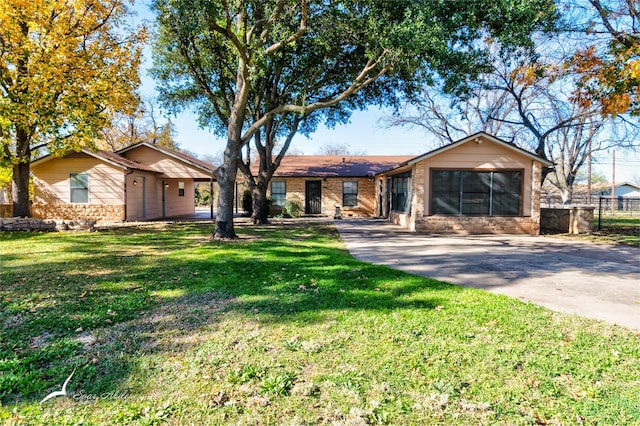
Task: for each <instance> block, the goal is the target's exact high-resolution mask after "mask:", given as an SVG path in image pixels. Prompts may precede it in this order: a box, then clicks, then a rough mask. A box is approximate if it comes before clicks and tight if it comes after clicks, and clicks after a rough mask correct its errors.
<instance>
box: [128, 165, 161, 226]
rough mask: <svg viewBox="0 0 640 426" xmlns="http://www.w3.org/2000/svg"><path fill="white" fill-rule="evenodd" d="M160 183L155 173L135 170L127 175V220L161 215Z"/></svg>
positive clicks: (159, 216) (145, 218)
mask: <svg viewBox="0 0 640 426" xmlns="http://www.w3.org/2000/svg"><path fill="white" fill-rule="evenodd" d="M134 182H136V184H134ZM161 185H162V181H161V179H159V178H158V177H157V175H156V174H155V173H149V172H143V171H138V170H135V171H133V172H132V173H129V174H128V175H127V220H128V221H136V220H148V219H158V218H161V217H162V192H160V189H161Z"/></svg>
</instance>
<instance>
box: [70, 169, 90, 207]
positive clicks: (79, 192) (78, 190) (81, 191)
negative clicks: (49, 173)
mask: <svg viewBox="0 0 640 426" xmlns="http://www.w3.org/2000/svg"><path fill="white" fill-rule="evenodd" d="M69 187H70V191H69V194H70V197H69V200H70V201H71V202H72V203H88V202H89V175H88V174H86V173H71V174H70V175H69Z"/></svg>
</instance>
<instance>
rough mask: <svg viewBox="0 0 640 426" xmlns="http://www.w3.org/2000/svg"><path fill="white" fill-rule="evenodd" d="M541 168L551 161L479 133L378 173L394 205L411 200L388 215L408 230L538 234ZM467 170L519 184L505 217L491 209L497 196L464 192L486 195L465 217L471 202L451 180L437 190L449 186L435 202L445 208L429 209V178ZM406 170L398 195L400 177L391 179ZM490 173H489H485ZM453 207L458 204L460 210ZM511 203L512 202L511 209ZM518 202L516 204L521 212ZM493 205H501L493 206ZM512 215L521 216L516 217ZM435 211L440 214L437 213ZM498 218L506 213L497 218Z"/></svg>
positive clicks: (479, 176) (430, 196)
mask: <svg viewBox="0 0 640 426" xmlns="http://www.w3.org/2000/svg"><path fill="white" fill-rule="evenodd" d="M543 165H544V166H549V165H551V163H550V162H549V161H547V160H544V159H542V158H540V157H538V156H536V155H535V154H532V153H530V152H528V151H525V150H522V149H520V148H518V147H515V146H514V145H512V144H509V143H507V142H504V141H502V140H500V139H498V138H495V137H493V136H490V135H487V134H485V133H478V134H475V135H472V136H469V137H467V138H464V139H462V140H460V141H457V142H454V143H452V144H449V145H447V146H444V147H442V148H439V149H436V150H433V151H430V152H428V153H426V154H423V155H420V156H418V157H415V158H413V159H411V160H409V161H407V162H406V163H403V164H401V165H400V166H398V167H396V168H395V169H391V170H388V171H386V172H384V173H381V174H380V177H381V178H383V179H389V180H390V181H391V184H390V187H391V188H392V189H391V194H390V195H391V197H392V201H393V200H395V199H398V200H400V199H404V198H403V197H407V199H410V205H408V204H402V206H404V208H402V209H400V210H398V211H395V208H394V206H393V203H391V204H392V211H391V213H390V217H391V220H393V221H394V222H396V223H399V224H402V225H403V226H406V227H408V228H410V229H413V230H424V231H428V232H473V233H485V232H486V233H493V232H506V233H512V232H516V233H521V232H524V233H532V234H536V233H538V232H539V213H540V201H539V191H540V179H541V171H542V166H543ZM465 171H469V172H474V173H471V174H469V175H468V176H469V178H473V179H485V178H484V177H482V175H481V174H476V173H483V174H484V175H485V176H491V182H493V179H494V178H493V176H496V177H501V179H505V178H504V176H509V177H508V178H507V179H509V181H512V182H514V179H516V180H515V182H516V185H518V184H517V182H520V184H519V185H520V186H521V190H520V193H519V195H518V193H517V192H512V191H513V189H511V190H510V192H509V194H514V195H513V196H511V195H510V197H512V198H511V201H509V202H510V203H511V204H509V208H508V209H507V210H505V211H507V212H509V214H505V213H500V212H502V211H503V210H492V209H491V207H490V206H491V205H492V202H493V200H494V197H495V195H493V194H494V192H493V190H491V191H489V190H487V192H486V193H485V192H478V193H477V194H475V193H474V192H466V191H465V193H466V194H469V196H474V197H476V198H477V197H484V198H482V200H486V201H482V202H481V201H480V199H478V202H481V204H480V205H481V206H483V207H482V208H480V209H479V210H477V213H474V212H473V210H467V212H468V213H465V210H464V208H465V206H468V207H466V208H469V209H471V207H470V206H471V204H468V203H469V202H470V200H471V199H469V198H463V197H464V195H459V197H460V198H456V197H458V195H457V194H463V192H462V191H463V189H462V188H463V187H462V186H460V192H459V193H458V192H457V191H456V190H455V188H454V185H455V183H454V181H451V182H452V184H451V185H449V184H446V185H445V186H444V187H441V189H440V191H442V190H443V188H448V187H450V188H448V189H444V191H445V193H446V194H447V195H446V196H445V195H443V196H442V197H445V198H442V197H441V196H440V195H438V196H437V197H438V198H437V201H438V202H439V203H445V204H440V206H445V209H444V210H443V208H442V207H440V208H438V209H435V208H433V206H431V202H432V194H434V192H433V189H434V188H433V185H434V182H433V179H434V177H435V176H436V174H437V175H441V177H440V179H443V177H442V174H443V172H452V173H454V174H452V175H451V176H456V175H455V173H457V172H465ZM407 172H410V183H409V184H408V185H407V184H403V186H402V187H399V189H398V191H401V192H402V194H400V195H397V194H396V193H395V190H394V189H393V188H394V182H395V181H396V180H397V181H398V185H400V183H401V182H400V180H398V179H399V178H398V179H395V178H394V176H396V177H398V176H406V173H407ZM489 172H491V173H490V174H488V173H489ZM458 176H462V175H458ZM452 179H453V177H452ZM443 182H445V181H443ZM446 182H448V181H446ZM460 182H462V181H460ZM485 182H486V181H485ZM460 185H462V183H460ZM482 185H488V186H487V188H489V187H491V188H493V185H494V184H493V183H490V184H489V183H483V184H482ZM403 188H409V189H408V190H405V189H403ZM406 191H409V193H406ZM472 191H473V190H472ZM483 191H484V190H483ZM405 193H406V194H405ZM474 194H475V195H474ZM481 194H486V195H481ZM497 194H499V193H497ZM434 196H435V195H434ZM393 197H395V198H393ZM516 197H517V198H516ZM456 200H458V201H456ZM463 200H469V201H464V204H463ZM496 202H503V199H499V200H496ZM456 203H460V204H459V207H458V204H456ZM513 203H516V204H515V206H514V204H513ZM517 203H519V208H518V204H517ZM480 205H479V206H480ZM449 206H450V207H451V208H449ZM496 206H503V205H498V204H496ZM485 211H486V212H487V213H482V212H485ZM496 211H497V212H498V213H496ZM515 211H518V212H519V213H518V214H517V215H514V213H513V212H515ZM437 212H441V213H439V214H436V213H437ZM445 212H446V213H445ZM500 214H504V215H503V216H499V215H500Z"/></svg>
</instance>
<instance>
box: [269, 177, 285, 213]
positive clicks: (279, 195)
mask: <svg viewBox="0 0 640 426" xmlns="http://www.w3.org/2000/svg"><path fill="white" fill-rule="evenodd" d="M271 200H272V201H273V206H274V207H284V204H285V202H286V201H287V184H286V182H284V181H281V180H274V181H272V182H271Z"/></svg>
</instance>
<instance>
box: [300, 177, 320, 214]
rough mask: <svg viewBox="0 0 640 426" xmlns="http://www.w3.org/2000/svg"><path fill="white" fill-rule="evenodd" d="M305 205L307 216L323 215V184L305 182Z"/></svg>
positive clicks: (316, 181) (310, 181) (314, 181)
mask: <svg viewBox="0 0 640 426" xmlns="http://www.w3.org/2000/svg"><path fill="white" fill-rule="evenodd" d="M304 193H305V203H304V212H305V213H306V214H320V213H322V203H321V201H320V200H321V199H322V182H320V181H319V180H308V181H306V182H305V188H304Z"/></svg>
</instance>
